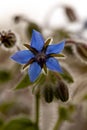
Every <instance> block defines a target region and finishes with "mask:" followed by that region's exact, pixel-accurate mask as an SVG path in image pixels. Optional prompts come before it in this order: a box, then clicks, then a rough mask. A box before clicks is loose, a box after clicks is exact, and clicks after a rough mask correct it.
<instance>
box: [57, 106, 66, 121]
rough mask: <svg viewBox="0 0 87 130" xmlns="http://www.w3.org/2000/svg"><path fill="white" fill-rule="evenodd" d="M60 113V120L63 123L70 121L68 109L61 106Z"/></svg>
mask: <svg viewBox="0 0 87 130" xmlns="http://www.w3.org/2000/svg"><path fill="white" fill-rule="evenodd" d="M58 112H59V119H60V120H61V121H63V120H69V112H68V110H67V108H65V107H63V106H60V107H59V111H58Z"/></svg>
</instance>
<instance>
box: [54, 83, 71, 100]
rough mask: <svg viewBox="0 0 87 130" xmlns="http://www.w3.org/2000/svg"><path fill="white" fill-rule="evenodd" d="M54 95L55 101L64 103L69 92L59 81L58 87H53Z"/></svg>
mask: <svg viewBox="0 0 87 130" xmlns="http://www.w3.org/2000/svg"><path fill="white" fill-rule="evenodd" d="M54 95H55V97H56V98H57V99H60V100H61V101H63V102H65V101H67V100H68V98H69V92H68V88H67V86H66V84H65V83H64V82H63V81H59V82H58V85H57V86H56V87H55V91H54Z"/></svg>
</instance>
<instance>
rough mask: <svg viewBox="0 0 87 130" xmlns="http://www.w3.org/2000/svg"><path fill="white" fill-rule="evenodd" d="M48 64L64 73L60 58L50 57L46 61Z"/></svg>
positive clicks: (54, 69)
mask: <svg viewBox="0 0 87 130" xmlns="http://www.w3.org/2000/svg"><path fill="white" fill-rule="evenodd" d="M46 66H47V67H48V68H49V69H50V70H53V71H57V72H59V73H62V69H61V66H60V65H59V63H58V60H57V59H55V58H49V59H47V61H46Z"/></svg>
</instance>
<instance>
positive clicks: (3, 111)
mask: <svg viewBox="0 0 87 130" xmlns="http://www.w3.org/2000/svg"><path fill="white" fill-rule="evenodd" d="M33 29H36V30H37V31H40V32H41V33H42V35H43V37H44V39H46V38H48V37H53V43H58V42H59V41H61V40H64V39H65V40H66V44H65V48H64V51H63V53H64V55H65V56H66V57H65V59H59V61H60V64H61V66H62V68H63V71H64V74H63V75H61V76H62V78H63V81H64V82H65V83H66V84H67V86H68V89H69V100H68V101H67V102H61V101H59V100H54V101H53V102H52V103H50V104H49V103H46V102H45V101H44V99H43V96H42V97H41V100H40V122H39V126H40V129H41V130H52V129H53V128H54V124H55V123H56V120H57V118H58V117H59V118H61V120H62V121H61V124H60V127H59V129H58V130H73V129H74V130H87V2H86V1H85V0H73V1H72V0H21V1H20V0H19V1H17V0H15V1H12V0H7V1H6V0H0V130H12V129H13V130H20V129H21V130H22V129H23V130H24V129H26V130H35V128H33V123H32V121H30V120H29V119H31V120H34V115H35V110H34V108H35V99H34V94H33V93H32V90H31V87H29V86H32V85H31V84H30V82H29V81H28V80H29V79H28V76H27V75H26V74H27V70H26V71H22V67H21V66H20V65H18V64H16V63H14V62H13V61H11V60H10V58H9V57H10V56H11V55H12V54H13V53H15V52H17V51H18V50H21V49H24V47H23V44H24V43H30V39H31V35H32V30H33ZM15 88H16V90H15ZM26 122H28V123H29V128H27V124H26ZM30 125H31V128H30Z"/></svg>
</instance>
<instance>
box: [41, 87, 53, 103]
mask: <svg viewBox="0 0 87 130" xmlns="http://www.w3.org/2000/svg"><path fill="white" fill-rule="evenodd" d="M43 96H44V98H45V101H46V102H48V103H50V102H52V101H53V96H54V93H53V88H52V87H51V86H44V88H43Z"/></svg>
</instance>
